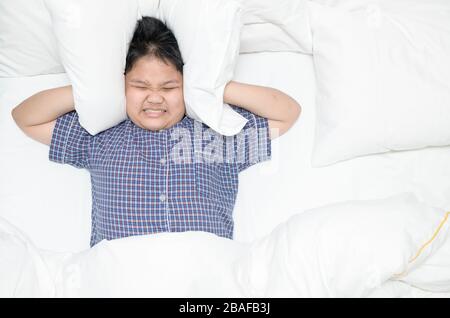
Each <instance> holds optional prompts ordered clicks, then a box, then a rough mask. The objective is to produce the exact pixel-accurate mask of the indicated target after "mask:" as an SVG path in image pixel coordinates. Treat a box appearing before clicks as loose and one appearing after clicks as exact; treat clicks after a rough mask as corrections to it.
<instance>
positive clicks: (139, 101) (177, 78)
mask: <svg viewBox="0 0 450 318" xmlns="http://www.w3.org/2000/svg"><path fill="white" fill-rule="evenodd" d="M125 95H126V103H127V106H126V107H127V114H128V117H129V118H130V120H131V121H132V122H133V123H134V124H136V125H137V126H139V127H141V128H143V129H148V130H153V131H157V130H161V129H166V128H169V127H171V126H173V125H175V124H176V123H177V122H179V121H180V120H181V119H182V118H183V116H184V114H185V105H184V95H183V75H182V74H181V73H180V72H178V71H177V69H176V68H175V66H174V65H172V64H171V63H169V64H166V63H164V62H163V61H161V60H159V59H157V58H155V57H149V56H144V57H141V58H139V59H138V60H137V61H136V63H135V64H134V65H133V68H132V69H131V70H130V71H129V72H128V73H127V74H126V75H125Z"/></svg>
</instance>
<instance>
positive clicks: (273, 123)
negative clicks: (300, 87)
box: [223, 81, 301, 139]
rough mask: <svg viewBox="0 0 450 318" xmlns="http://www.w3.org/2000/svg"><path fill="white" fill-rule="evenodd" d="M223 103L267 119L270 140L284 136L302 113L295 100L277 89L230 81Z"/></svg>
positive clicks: (226, 87)
mask: <svg viewBox="0 0 450 318" xmlns="http://www.w3.org/2000/svg"><path fill="white" fill-rule="evenodd" d="M223 101H224V102H225V103H227V104H232V105H236V106H239V107H241V108H244V109H246V110H248V111H250V112H252V113H254V114H256V115H258V116H261V117H265V118H267V119H268V124H269V128H270V130H271V135H270V139H274V138H276V137H278V136H281V135H282V134H284V133H285V132H286V131H287V130H288V129H289V128H291V126H292V125H293V124H294V123H295V121H296V120H297V118H298V117H299V116H300V113H301V106H300V105H299V104H298V103H297V102H296V101H295V100H294V99H293V98H291V97H290V96H288V95H286V94H285V93H283V92H281V91H279V90H277V89H275V88H271V87H265V86H257V85H250V84H244V83H238V82H235V81H230V82H229V83H227V85H226V86H225V91H224V97H223ZM273 129H275V130H274V132H275V133H274V134H273V133H272V130H273ZM277 130H278V132H277Z"/></svg>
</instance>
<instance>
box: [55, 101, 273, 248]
mask: <svg viewBox="0 0 450 318" xmlns="http://www.w3.org/2000/svg"><path fill="white" fill-rule="evenodd" d="M232 107H233V109H234V110H236V111H237V112H238V113H240V114H241V115H243V116H244V117H246V118H247V119H248V122H247V124H246V125H245V127H244V129H243V130H242V131H241V132H240V133H239V134H238V135H236V136H231V137H224V136H222V135H219V134H218V133H216V132H214V131H213V130H211V129H210V128H209V127H208V126H206V125H204V124H202V123H200V122H198V121H195V120H193V119H191V118H189V117H187V116H185V117H184V118H183V119H182V120H181V121H179V122H178V123H177V124H175V125H174V126H172V127H170V128H168V129H165V130H161V131H158V132H154V131H150V130H147V129H142V128H140V127H139V126H136V125H135V124H134V123H133V122H132V121H131V120H130V119H127V120H124V121H123V122H121V123H120V124H118V125H116V126H114V127H112V128H110V129H107V130H105V131H103V132H101V133H99V134H97V135H95V136H92V135H90V134H89V133H88V132H87V131H86V130H85V129H84V128H83V127H81V126H80V123H79V121H78V115H77V113H76V112H75V111H72V112H69V113H67V114H65V115H63V116H61V117H59V118H58V119H57V121H56V125H55V128H54V130H53V135H52V140H51V144H50V150H49V159H50V160H51V161H54V162H58V163H63V164H69V165H72V166H74V167H76V168H85V169H87V170H88V171H89V172H90V175H91V183H92V230H91V240H90V245H91V247H92V246H94V245H95V244H96V243H98V242H100V241H101V240H103V239H107V240H109V239H116V238H121V237H127V236H132V235H143V234H151V233H158V232H184V231H206V232H211V233H214V234H216V235H218V236H221V237H226V238H229V239H232V238H233V217H232V213H233V208H234V204H235V200H236V195H237V190H238V173H239V172H241V171H243V170H244V169H246V168H248V167H250V166H251V165H253V164H256V163H258V162H261V161H263V160H267V159H270V156H271V144H270V139H269V129H268V121H267V119H266V118H263V117H259V116H257V115H254V114H252V113H250V112H248V111H246V110H244V109H242V108H240V107H236V106H234V105H232Z"/></svg>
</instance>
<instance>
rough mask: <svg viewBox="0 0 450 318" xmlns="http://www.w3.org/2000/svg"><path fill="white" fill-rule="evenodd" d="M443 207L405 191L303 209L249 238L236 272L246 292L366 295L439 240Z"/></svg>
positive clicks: (415, 264) (408, 267)
mask: <svg viewBox="0 0 450 318" xmlns="http://www.w3.org/2000/svg"><path fill="white" fill-rule="evenodd" d="M443 212H444V211H443V210H441V209H438V208H434V207H431V206H428V205H427V204H424V203H422V202H420V201H418V200H417V198H416V197H415V196H414V195H413V194H412V193H403V194H399V195H394V196H390V197H386V198H383V199H378V200H355V201H347V202H345V201H344V202H338V203H334V204H329V205H326V206H322V207H318V208H315V209H310V210H308V211H304V212H302V213H299V214H297V215H294V216H292V217H291V218H290V219H289V220H287V221H286V222H284V223H282V224H280V225H278V226H277V227H276V228H275V229H274V230H273V232H272V233H271V234H270V235H268V236H266V237H263V238H261V239H259V240H256V241H254V242H252V243H251V245H250V247H249V249H250V253H249V255H248V256H246V257H244V258H243V259H242V260H240V261H238V263H237V264H236V271H237V274H238V277H240V278H239V280H240V283H241V286H242V288H243V289H244V291H245V294H246V297H256V298H258V297H365V296H367V295H369V294H370V292H372V291H373V290H375V289H376V288H378V287H379V286H381V284H383V283H384V282H386V281H387V280H389V279H393V278H394V277H399V276H398V274H400V273H401V272H403V271H404V270H406V271H409V270H412V269H414V268H419V269H420V265H421V264H423V262H424V261H425V260H426V259H427V258H428V257H429V256H430V255H432V254H433V252H434V251H435V250H436V249H438V248H439V247H441V246H442V244H443V243H444V242H445V239H446V235H445V233H443V232H442V233H440V234H441V235H437V236H436V237H433V234H434V233H435V231H436V229H437V228H438V226H439V224H440V222H441V221H442V219H443V218H444V213H443ZM430 238H434V239H433V240H430ZM425 243H427V245H426V248H423V249H420V248H421V247H422V246H424V244H425ZM418 251H420V256H419V257H417V258H416V259H415V260H414V261H413V262H410V260H411V259H412V258H413V256H415V255H416V254H417V253H418Z"/></svg>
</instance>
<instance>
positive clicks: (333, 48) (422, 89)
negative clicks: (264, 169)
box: [309, 1, 450, 167]
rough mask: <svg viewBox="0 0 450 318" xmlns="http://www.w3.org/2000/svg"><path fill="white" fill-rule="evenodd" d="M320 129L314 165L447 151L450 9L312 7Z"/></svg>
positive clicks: (438, 5) (428, 5)
mask: <svg viewBox="0 0 450 318" xmlns="http://www.w3.org/2000/svg"><path fill="white" fill-rule="evenodd" d="M309 6H310V14H311V28H312V32H313V47H314V49H313V57H314V67H315V71H316V80H317V93H316V107H317V109H316V112H317V118H316V121H317V124H316V132H315V135H316V136H315V137H316V140H315V145H314V150H313V156H312V164H313V166H315V167H319V166H325V165H329V164H332V163H336V162H338V161H342V160H346V159H351V158H354V157H357V156H362V155H368V154H374V153H381V152H387V151H391V150H408V149H420V148H424V147H428V146H444V145H449V144H450V126H449V125H448V122H449V120H450V108H449V107H448V105H449V104H450V84H449V83H450V60H449V59H448V56H449V55H450V2H446V3H443V2H440V1H437V2H434V1H422V2H420V1H414V2H413V3H408V4H407V3H406V2H405V3H404V5H400V3H398V4H397V5H396V6H395V5H394V6H386V7H382V6H378V5H375V4H368V5H367V6H366V8H365V9H364V10H355V11H347V10H344V9H340V8H331V7H327V6H322V5H319V4H316V3H312V2H310V3H309Z"/></svg>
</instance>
